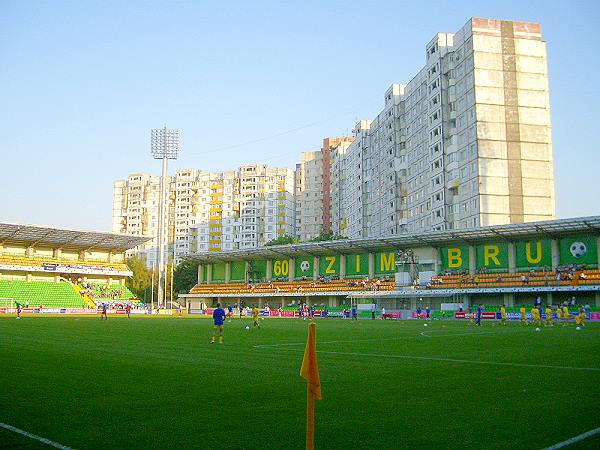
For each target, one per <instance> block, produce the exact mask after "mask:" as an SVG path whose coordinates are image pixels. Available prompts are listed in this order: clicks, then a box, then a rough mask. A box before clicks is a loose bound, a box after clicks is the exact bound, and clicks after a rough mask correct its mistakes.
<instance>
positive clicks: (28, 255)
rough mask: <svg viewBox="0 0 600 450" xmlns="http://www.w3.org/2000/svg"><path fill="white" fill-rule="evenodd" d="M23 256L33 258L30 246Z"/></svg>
mask: <svg viewBox="0 0 600 450" xmlns="http://www.w3.org/2000/svg"><path fill="white" fill-rule="evenodd" d="M25 256H27V257H28V258H33V247H32V246H31V245H30V246H29V247H27V248H26V249H25Z"/></svg>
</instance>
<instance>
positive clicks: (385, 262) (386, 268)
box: [375, 251, 396, 274]
mask: <svg viewBox="0 0 600 450" xmlns="http://www.w3.org/2000/svg"><path fill="white" fill-rule="evenodd" d="M394 272H396V254H395V252H394V251H390V252H381V253H375V273H376V274H385V273H394Z"/></svg>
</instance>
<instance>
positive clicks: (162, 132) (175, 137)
mask: <svg viewBox="0 0 600 450" xmlns="http://www.w3.org/2000/svg"><path fill="white" fill-rule="evenodd" d="M150 152H151V153H152V156H153V157H154V159H162V176H161V178H160V198H159V203H158V233H157V234H158V236H157V237H158V291H157V300H158V305H159V307H160V305H161V303H162V304H163V305H164V307H166V306H167V297H166V292H165V291H163V286H164V283H165V280H166V279H167V278H166V267H165V240H166V239H165V215H166V210H168V209H167V208H166V207H165V202H166V197H167V192H166V191H167V166H168V161H169V159H177V155H178V154H179V130H176V129H173V128H167V127H164V128H158V129H153V130H152V131H151V133H150ZM166 220H167V222H166V223H167V224H168V218H167V219H166Z"/></svg>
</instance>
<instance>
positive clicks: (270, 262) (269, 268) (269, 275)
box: [265, 259, 273, 281]
mask: <svg viewBox="0 0 600 450" xmlns="http://www.w3.org/2000/svg"><path fill="white" fill-rule="evenodd" d="M265 272H266V273H265V276H266V277H267V280H269V281H270V280H272V279H273V260H272V259H267V268H266V270H265Z"/></svg>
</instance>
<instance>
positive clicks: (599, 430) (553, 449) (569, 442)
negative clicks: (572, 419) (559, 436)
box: [544, 427, 600, 450]
mask: <svg viewBox="0 0 600 450" xmlns="http://www.w3.org/2000/svg"><path fill="white" fill-rule="evenodd" d="M599 433H600V427H599V428H595V429H593V430H591V431H587V432H585V433H582V434H580V435H579V436H575V437H572V438H571V439H567V440H566V441H562V442H559V443H558V444H554V445H553V446H552V447H546V448H545V449H544V450H557V449H559V448H565V447H568V446H569V445H572V444H575V443H577V442H579V441H583V440H584V439H587V438H589V437H592V436H595V435H597V434H599Z"/></svg>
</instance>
